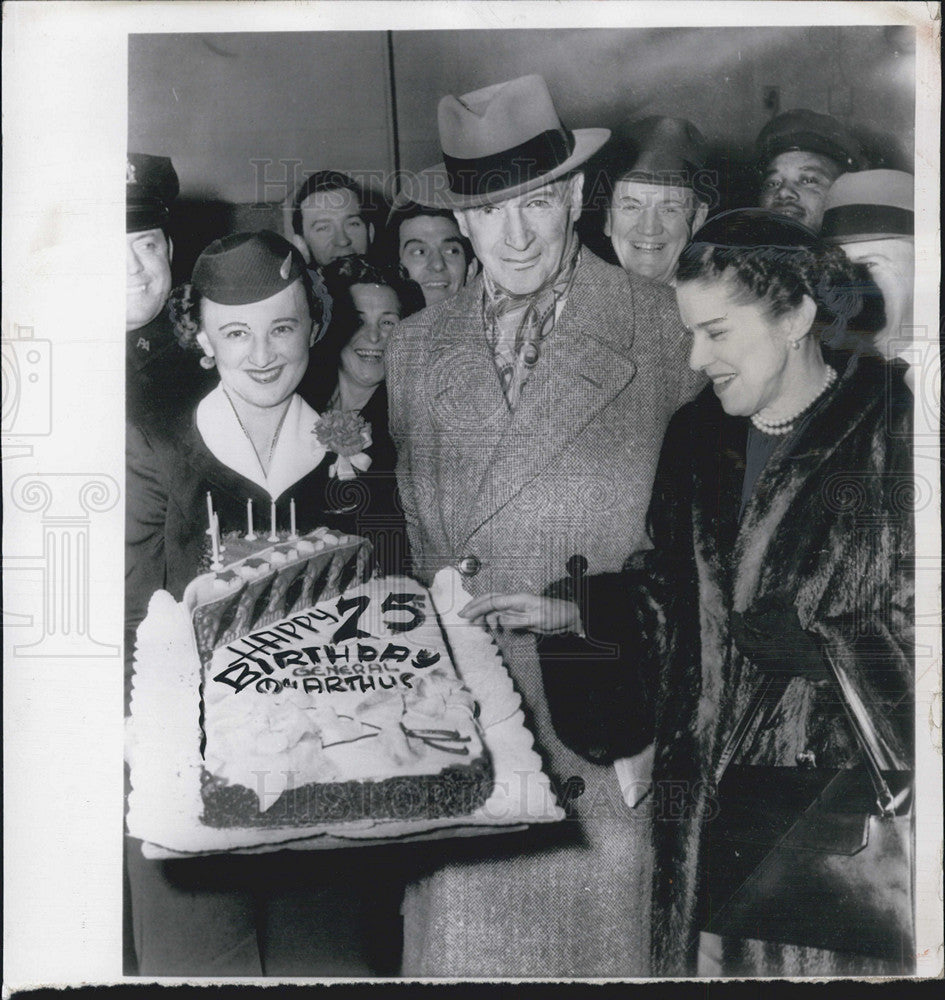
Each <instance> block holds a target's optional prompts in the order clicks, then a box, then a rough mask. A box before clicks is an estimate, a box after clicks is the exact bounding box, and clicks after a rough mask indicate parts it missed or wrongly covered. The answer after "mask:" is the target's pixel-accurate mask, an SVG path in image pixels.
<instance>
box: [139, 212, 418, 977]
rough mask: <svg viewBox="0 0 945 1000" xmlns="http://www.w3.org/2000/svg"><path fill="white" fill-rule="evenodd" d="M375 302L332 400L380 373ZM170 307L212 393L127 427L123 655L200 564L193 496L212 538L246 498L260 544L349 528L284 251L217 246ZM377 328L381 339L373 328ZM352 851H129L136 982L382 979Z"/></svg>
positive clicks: (255, 239)
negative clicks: (185, 855) (275, 537)
mask: <svg viewBox="0 0 945 1000" xmlns="http://www.w3.org/2000/svg"><path fill="white" fill-rule="evenodd" d="M377 291H378V290H377V289H375V288H374V286H373V285H371V286H370V287H369V289H368V292H367V294H366V295H365V297H364V300H363V301H362V303H361V308H362V309H363V310H364V312H365V313H369V314H370V318H371V322H370V330H371V332H370V333H367V332H362V333H361V337H362V339H361V340H360V341H355V342H353V343H352V344H351V351H350V352H349V353H348V354H346V355H345V357H344V358H343V360H342V369H343V370H344V371H345V372H349V371H350V372H351V381H350V385H351V389H350V390H349V389H348V388H347V387H348V384H349V383H348V382H347V381H344V382H340V383H339V398H340V399H341V400H342V401H343V404H344V405H346V404H347V403H348V402H349V401H350V400H351V399H354V402H355V404H356V405H357V404H363V403H364V401H365V397H364V395H363V393H366V392H368V388H369V387H368V386H367V385H366V383H370V382H371V379H372V377H373V376H371V375H370V372H372V371H374V370H375V369H377V368H380V370H381V377H383V364H380V365H378V363H377V360H376V358H375V357H374V354H376V343H377V342H378V341H380V342H382V341H383V338H384V337H385V336H386V327H384V326H383V324H384V322H385V321H384V319H383V315H384V312H385V311H384V310H383V309H380V310H378V309H376V308H375V306H377V305H378V303H379V299H378V295H377ZM380 291H381V292H386V293H389V296H390V298H391V299H393V300H394V301H392V302H387V306H388V310H387V311H389V312H390V313H392V314H399V309H400V306H399V303H398V302H396V296H394V295H393V293H392V292H391V290H390V289H389V288H387V287H386V286H385V287H384V288H382V289H380ZM368 300H370V301H371V303H372V304H371V305H369V304H368ZM385 302H386V300H385ZM378 312H380V314H381V315H380V316H378V315H377V313H378ZM171 313H172V317H173V319H174V321H175V324H176V329H177V335H178V337H179V339H180V341H181V343H182V344H183V345H184V346H185V347H186V348H189V349H190V350H191V351H192V354H193V363H194V364H197V363H198V359H199V363H200V364H201V365H203V367H204V368H206V369H208V370H211V371H212V370H214V369H215V370H216V372H217V373H218V374H219V382H218V383H217V384H216V386H215V387H214V388H213V389H211V390H210V392H209V393H207V395H205V396H204V398H203V399H202V400H201V401H200V402H199V404H198V405H197V406H196V409H192V410H190V411H188V412H184V413H181V414H180V415H179V419H178V420H176V421H172V422H169V423H167V424H166V425H165V426H163V427H160V428H155V427H153V426H152V427H148V428H146V429H145V428H142V427H139V426H136V425H130V426H129V428H128V438H127V447H128V455H127V497H128V501H127V525H126V540H127V548H126V648H127V649H128V651H129V654H130V653H131V651H133V649H134V636H135V629H136V626H137V625H138V623H139V622H140V621H141V619H142V618H143V617H144V615H145V613H146V611H147V607H148V602H149V600H150V598H151V595H152V594H153V593H154V592H155V591H156V590H158V589H165V590H168V591H170V593H171V594H172V595H173V596H174V598H175V599H176V600H181V598H182V596H183V592H184V588H185V587H186V585H187V584H188V583H189V582H190V580H192V579H193V578H194V577H195V576H197V574H198V573H199V572H200V571H201V568H204V567H206V566H207V565H208V560H209V556H210V549H211V548H212V542H211V538H210V535H209V534H208V522H209V515H208V503H209V504H210V505H211V506H212V508H213V511H214V515H215V518H216V519H217V522H218V524H217V536H218V538H219V539H220V541H221V542H224V541H225V540H226V536H227V534H228V533H229V532H233V531H236V532H239V533H240V534H242V533H244V532H246V531H247V528H248V516H249V511H248V504H252V509H253V514H254V518H255V520H254V528H255V530H256V532H257V534H258V535H260V536H265V535H266V534H267V533H268V532H269V530H270V528H271V527H275V529H276V530H277V531H281V532H282V533H283V534H287V533H288V532H289V530H290V528H291V527H292V526H293V522H294V527H295V528H296V530H297V531H298V532H299V533H304V532H306V531H310V530H312V529H313V528H315V527H318V526H319V525H326V526H329V527H337V528H340V529H341V530H345V531H347V530H350V527H351V518H352V512H351V510H338V509H336V508H337V507H338V497H339V487H338V480H337V479H333V478H332V468H333V467H334V466H335V464H336V462H337V460H338V457H339V456H338V454H337V453H336V452H333V451H332V450H331V444H332V441H331V440H328V441H325V440H322V436H319V434H316V433H313V430H314V428H315V425H316V423H317V422H319V421H320V419H321V418H320V416H319V414H318V413H317V412H316V411H315V410H314V409H313V408H312V407H311V406H310V405H309V404H308V403H306V402H305V401H304V400H303V399H302V397H301V396H300V395H299V394H298V393H297V391H296V390H297V388H298V386H299V383H300V381H301V379H302V376H303V375H304V374H305V372H306V369H307V367H308V365H309V352H310V349H311V347H312V344H313V342H314V340H315V336H316V333H317V331H318V329H319V326H320V324H321V319H322V315H323V306H322V302H321V300H320V299H319V298H318V296H317V295H316V294H315V292H314V291H313V288H312V285H311V283H310V279H309V275H308V272H307V270H306V268H305V264H304V261H303V259H302V257H301V255H300V253H299V251H298V250H297V249H295V248H294V247H293V246H291V245H290V244H289V243H288V242H286V241H285V240H284V239H283V238H282V237H281V236H277V235H276V234H275V233H271V232H267V231H262V232H259V233H238V234H236V235H233V236H228V237H226V238H225V239H222V240H217V241H216V242H214V243H212V244H211V245H210V246H209V247H207V249H206V250H204V252H203V253H202V254H201V255H200V257H199V258H198V260H197V263H196V265H195V267H194V271H193V277H192V279H191V283H190V284H189V285H185V286H182V287H181V288H180V289H178V290H177V291H176V292H175V293H174V295H173V296H172V300H171ZM394 319H395V320H396V315H394ZM379 325H380V326H381V327H382V328H383V330H384V332H376V331H377V330H378V326H379ZM361 330H362V328H361V327H359V332H360V331H361ZM362 348H363V350H362ZM343 353H344V352H343ZM361 355H364V356H363V357H362V356H361ZM333 374H334V375H335V379H336V381H338V376H337V372H335V373H333ZM349 392H350V393H353V394H354V395H353V396H351V395H349ZM359 393H362V395H358V394H359ZM329 437H330V436H329ZM273 512H274V514H275V525H274V526H273V525H272V523H271V517H272V514H273ZM129 658H130V657H129ZM358 854H359V857H358V858H357V860H356V862H351V863H348V862H346V861H344V860H343V859H341V858H338V857H334V858H332V864H331V865H330V866H328V865H325V864H321V863H318V864H316V863H315V862H314V861H310V860H309V859H307V858H306V863H305V864H299V863H297V861H298V858H297V857H295V856H294V852H288V855H289V857H286V855H285V854H284V853H277V854H272V855H266V856H264V857H255V858H247V857H238V856H233V857H220V858H197V859H186V860H180V861H154V860H148V859H146V858H144V857H142V853H141V847H140V843H138V842H137V841H131V842H130V843H129V846H128V850H127V854H126V856H127V864H128V875H129V881H130V898H131V912H132V921H133V925H134V940H135V951H136V953H137V957H138V964H139V972H140V974H142V975H211V974H213V975H246V976H252V975H262V974H278V973H282V974H286V975H356V974H359V975H371V974H376V973H380V972H389V971H391V966H390V964H389V959H385V957H384V956H383V955H382V954H381V951H380V950H379V945H378V943H377V942H379V941H381V942H384V941H387V940H390V939H392V935H393V934H394V932H395V929H396V923H397V912H396V900H395V899H393V898H391V896H390V893H391V891H392V883H391V882H390V880H389V878H388V877H387V876H386V875H385V874H384V870H385V865H384V864H382V862H381V861H379V860H378V859H379V858H380V855H379V854H375V853H372V852H371V851H366V852H365V853H362V852H361V851H359V852H358ZM303 857H304V856H303ZM387 867H389V865H388V866H387ZM385 961H387V962H388V964H387V965H385V964H384V962H385Z"/></svg>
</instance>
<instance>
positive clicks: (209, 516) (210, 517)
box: [207, 490, 213, 535]
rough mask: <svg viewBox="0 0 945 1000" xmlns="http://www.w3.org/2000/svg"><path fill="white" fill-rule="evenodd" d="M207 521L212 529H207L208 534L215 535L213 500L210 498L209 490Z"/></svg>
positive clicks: (208, 492)
mask: <svg viewBox="0 0 945 1000" xmlns="http://www.w3.org/2000/svg"><path fill="white" fill-rule="evenodd" d="M207 520H208V521H209V522H210V527H209V528H207V534H208V535H212V534H213V498H212V497H211V496H210V491H209V490H207Z"/></svg>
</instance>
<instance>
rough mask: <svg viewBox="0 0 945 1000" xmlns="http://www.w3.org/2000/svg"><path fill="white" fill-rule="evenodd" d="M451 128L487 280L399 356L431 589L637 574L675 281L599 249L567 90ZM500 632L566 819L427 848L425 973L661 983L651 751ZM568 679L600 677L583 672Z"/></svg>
mask: <svg viewBox="0 0 945 1000" xmlns="http://www.w3.org/2000/svg"><path fill="white" fill-rule="evenodd" d="M439 134H440V144H441V147H442V149H443V163H442V164H439V165H437V166H435V167H432V168H430V169H428V170H425V171H423V172H422V173H420V174H419V175H418V176H417V177H416V178H415V183H414V184H413V190H412V191H411V192H409V196H410V197H411V198H412V199H413V200H414V201H417V202H419V203H421V204H432V205H434V206H438V207H445V208H450V209H452V210H453V212H454V213H455V216H456V220H457V223H458V225H459V228H460V230H461V232H462V233H463V234H464V235H465V236H467V237H468V238H469V240H470V241H471V243H472V246H473V249H474V250H475V252H476V256H477V257H478V258H479V260H480V261H481V262H482V268H483V270H482V273H481V274H480V275H479V276H478V277H476V278H475V279H474V280H473V281H471V282H470V283H468V284H467V285H466V286H465V287H464V288H462V289H461V290H460V291H459V292H458V293H457V294H456V295H454V296H452V297H450V298H448V299H445V300H443V301H442V302H438V303H436V304H435V305H431V306H429V307H428V308H427V309H425V310H423V311H422V312H420V313H418V314H416V315H415V316H413V317H411V318H410V319H408V320H405V321H404V322H402V323H401V324H400V325H399V326H398V327H397V328H396V329H395V331H394V333H393V335H392V337H391V344H390V347H389V348H388V386H389V393H390V420H391V423H390V426H391V431H392V434H393V436H394V438H395V443H396V444H397V446H398V468H397V473H398V485H399V488H400V492H401V497H402V503H403V507H404V511H405V515H406V519H407V524H408V530H409V533H410V541H411V548H412V553H413V558H414V571H415V573H416V574H417V576H418V577H419V578H420V579H422V580H424V581H429V580H430V579H431V578H432V576H433V574H434V573H435V572H436V571H437V570H438V569H439V568H441V567H443V566H449V565H452V566H455V567H456V568H457V569H458V570H459V572H460V573H461V574H462V575H463V578H464V582H465V586H466V589H467V590H468V592H469V593H470V594H471V595H472V596H473V597H482V596H483V595H486V594H489V593H494V592H509V591H511V590H515V591H520V590H522V589H527V588H529V587H530V588H533V589H534V590H535V591H536V592H538V593H540V592H542V591H543V590H544V589H545V588H547V587H549V586H551V585H553V584H554V583H555V582H556V581H558V580H560V579H561V578H563V577H565V576H566V575H568V574H570V575H571V576H572V577H573V576H580V575H581V574H582V573H584V572H591V573H597V572H606V571H611V570H617V569H619V568H620V566H621V564H622V561H623V559H624V557H625V556H627V555H628V554H629V553H631V552H633V551H634V549H636V548H638V547H639V546H640V545H641V544H642V543H643V539H644V516H645V511H646V507H647V504H648V501H649V497H650V490H651V486H652V480H653V476H654V472H655V465H656V461H657V456H658V452H659V448H660V443H661V441H662V438H663V432H664V430H665V427H666V424H667V422H668V420H669V418H670V416H671V414H672V413H673V411H674V410H675V409H676V408H677V407H678V406H679V405H680V404H681V403H682V402H684V401H685V400H687V399H688V398H690V397H691V396H692V395H694V393H695V391H696V389H697V383H696V382H695V381H694V379H695V376H694V375H693V374H692V373H691V372H690V371H689V370H688V367H687V364H686V357H687V347H686V344H685V340H684V336H685V334H684V331H683V328H682V325H681V321H680V319H679V316H678V313H677V311H676V307H675V304H674V302H673V300H672V298H671V293H670V291H669V290H668V289H666V288H663V287H661V286H660V285H658V284H656V283H654V282H651V281H647V280H644V279H641V278H638V277H636V276H635V275H630V276H629V280H628V275H626V274H624V273H623V272H622V271H621V270H620V269H619V268H616V267H613V266H612V265H609V264H605V263H604V262H603V261H601V260H599V259H598V258H597V257H595V256H594V255H593V254H591V253H589V252H588V251H587V249H586V248H582V247H581V246H580V244H579V241H578V238H577V235H576V232H575V222H576V221H577V219H578V217H579V216H580V213H581V208H582V185H583V180H584V178H583V174H582V172H581V171H580V169H579V168H580V166H581V165H582V164H583V163H584V162H586V161H587V159H588V158H589V157H590V156H591V155H592V154H593V153H594V152H595V151H596V150H598V149H600V147H602V146H603V144H604V143H605V142H606V141H607V138H608V136H609V132H608V131H607V130H606V129H577V130H575V131H574V132H570V131H567V130H566V129H564V128H563V126H562V125H561V122H560V120H559V118H558V115H557V112H556V110H555V108H554V105H553V103H552V100H551V96H550V94H549V91H548V88H547V86H546V84H545V81H544V80H543V79H542V78H541V77H538V76H527V77H523V78H520V79H517V80H512V81H509V82H506V83H500V84H496V85H494V86H489V87H485V88H483V89H482V90H477V91H474V92H472V93H469V94H465V95H463V96H462V97H454V96H448V97H445V98H443V100H442V101H441V102H440V105H439ZM493 624H494V626H495V627H494V635H495V639H496V642H497V643H498V644H499V647H500V648H501V650H502V653H503V655H504V657H505V660H506V662H507V664H508V666H509V668H510V671H511V673H512V676H513V678H514V681H515V684H516V687H517V689H518V690H519V692H520V693H521V695H522V698H523V701H524V708H525V711H526V716H527V718H528V722H529V725H530V726H531V728H532V731H533V733H534V735H535V739H536V748H537V749H538V750H539V751H540V753H541V755H542V757H543V760H544V766H545V768H546V770H547V772H548V773H549V775H550V776H551V778H552V781H553V783H554V785H555V787H556V789H557V791H558V798H559V802H560V803H561V805H562V807H563V808H564V809H565V812H566V817H567V818H566V819H565V820H564V821H563V822H561V823H557V824H551V825H545V824H537V825H536V826H534V827H532V828H530V829H529V830H528V831H526V832H518V833H514V834H508V835H505V836H502V837H499V836H492V837H482V838H471V839H470V841H467V842H465V843H462V844H458V843H456V842H453V843H451V844H449V845H447V846H444V847H442V848H440V849H438V850H437V852H433V851H425V852H424V860H425V866H424V870H423V872H422V873H421V874H420V875H419V877H418V878H417V879H415V880H414V881H412V882H411V883H410V884H409V885H408V887H407V892H406V896H405V901H404V965H403V974H405V975H421V976H426V975H434V976H556V977H563V976H621V975H639V974H645V973H646V969H647V958H646V956H647V950H648V926H649V883H650V871H651V868H650V856H649V852H650V847H649V832H648V830H649V817H648V815H647V812H648V807H647V805H645V804H644V805H642V806H641V807H639V808H637V809H631V808H630V806H629V805H628V801H636V798H637V797H638V794H639V787H633V786H634V784H635V781H634V779H635V778H639V774H638V772H637V771H635V770H634V764H635V763H637V762H638V761H637V759H636V758H633V759H629V760H627V761H620V762H617V763H618V765H619V766H620V769H619V773H618V768H617V767H615V766H614V765H613V762H612V761H610V760H607V759H601V760H595V761H591V760H589V759H587V758H586V757H582V756H581V755H580V754H579V753H577V752H575V751H573V750H571V749H570V748H569V747H568V746H566V745H565V743H564V742H562V740H561V739H560V738H559V737H558V735H557V734H556V733H555V730H554V727H553V725H552V722H551V718H550V713H549V709H548V702H547V698H546V695H545V691H544V687H543V684H542V676H541V667H540V664H539V660H538V656H537V649H536V645H535V640H534V638H533V637H532V636H531V635H528V634H525V633H522V632H519V631H515V630H506V629H503V628H502V625H501V621H493ZM561 669H562V670H563V671H568V672H571V673H572V674H573V677H574V683H575V684H578V685H579V684H580V683H581V680H580V676H581V665H580V663H572V662H562V663H561ZM643 749H644V748H643V747H640V748H639V750H641V751H642V750H643ZM621 775H622V776H623V777H622V778H621ZM638 784H645V783H644V782H642V781H641V782H638ZM647 801H649V800H647Z"/></svg>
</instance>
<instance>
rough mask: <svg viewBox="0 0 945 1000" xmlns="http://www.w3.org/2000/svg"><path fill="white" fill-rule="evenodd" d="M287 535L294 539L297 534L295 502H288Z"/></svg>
mask: <svg viewBox="0 0 945 1000" xmlns="http://www.w3.org/2000/svg"><path fill="white" fill-rule="evenodd" d="M289 533H290V534H291V535H292V537H293V538H295V537H296V536H297V534H298V532H297V531H296V530H295V501H294V500H289Z"/></svg>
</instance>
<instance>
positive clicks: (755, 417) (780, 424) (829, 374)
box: [751, 365, 837, 435]
mask: <svg viewBox="0 0 945 1000" xmlns="http://www.w3.org/2000/svg"><path fill="white" fill-rule="evenodd" d="M836 381H837V372H836V370H835V369H834V368H833V367H832V366H831V365H827V368H826V370H825V371H824V380H823V382H822V383H821V386H820V388H819V389H818V390H817V395H816V396H814V398H813V399H812V400H811V401H810V402H809V403H805V404H804V405H803V406H802V407H801V408H800V409H799V410H797V411H795V412H794V413H792V414H791V415H790V416H789V417H783V418H782V419H781V420H765V418H764V417H762V416H761V411H759V412H758V413H753V414H752V415H751V422H752V423H753V424H754V425H755V427H757V428H758V430H760V431H762V432H763V433H765V434H775V435H781V434H789V433H790V432H791V431H792V430H793V429H794V422H795V421H796V420H797V418H798V417H799V416H801V414H802V413H806V412H807V410H809V409H810V408H811V407H812V406H813V405H814V403H816V402H817V400H818V399H820V397H821V396H822V395H823V394H824V393H825V392H826V391H827V390H828V389H829V388H830V387H831V386H832V385H833V384H834V382H836Z"/></svg>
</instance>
